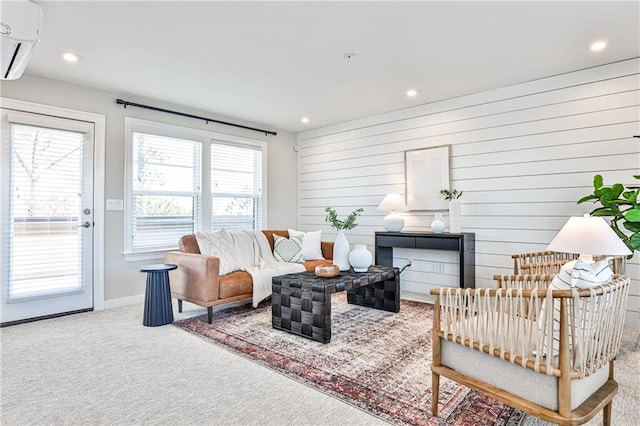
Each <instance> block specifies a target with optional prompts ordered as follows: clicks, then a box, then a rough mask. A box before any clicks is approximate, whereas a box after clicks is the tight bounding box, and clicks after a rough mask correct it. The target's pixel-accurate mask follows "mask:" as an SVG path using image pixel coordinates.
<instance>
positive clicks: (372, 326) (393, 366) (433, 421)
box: [174, 293, 524, 426]
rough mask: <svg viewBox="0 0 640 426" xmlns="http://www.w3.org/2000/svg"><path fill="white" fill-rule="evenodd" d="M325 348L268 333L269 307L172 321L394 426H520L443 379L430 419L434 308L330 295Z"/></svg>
mask: <svg viewBox="0 0 640 426" xmlns="http://www.w3.org/2000/svg"><path fill="white" fill-rule="evenodd" d="M332 302H333V303H332V330H331V342H330V343H327V344H322V343H319V342H315V341H312V340H310V339H306V338H304V337H299V336H295V335H292V334H289V333H287V332H284V331H280V330H274V329H273V328H272V327H271V305H270V303H262V304H261V305H260V306H259V307H258V308H257V309H253V308H251V307H250V306H248V305H245V306H240V307H236V308H230V309H226V310H223V311H219V312H217V313H215V314H214V317H213V323H212V324H207V320H206V315H204V316H200V317H196V318H190V319H186V320H181V321H176V322H175V323H174V325H175V326H177V327H180V328H182V329H184V330H187V331H189V332H191V333H193V334H196V335H198V336H201V337H203V338H204V339H206V340H209V341H211V342H214V343H217V344H220V345H223V346H224V347H226V348H228V349H230V350H232V351H233V352H235V353H238V354H240V355H242V356H245V357H247V358H249V359H251V360H253V361H255V362H257V363H259V364H262V365H264V366H267V367H269V368H271V369H273V370H275V371H277V372H279V373H282V374H284V375H286V376H287V377H290V378H292V379H294V380H297V381H300V382H302V383H304V384H307V385H309V386H312V387H314V388H316V389H318V390H320V391H322V392H324V393H327V394H329V395H332V396H334V397H336V398H339V399H341V400H343V401H345V402H347V403H349V404H351V405H354V406H356V407H358V408H360V409H362V410H365V411H367V412H369V413H371V414H373V415H375V416H378V417H380V418H382V419H384V420H387V421H389V422H391V423H394V424H398V425H404V424H406V425H469V426H471V425H474V426H475V425H503V426H514V425H518V424H520V422H521V421H522V419H523V418H524V414H523V413H522V412H521V411H518V410H515V409H513V408H511V407H509V406H507V405H505V404H502V403H501V402H498V401H495V400H493V399H491V398H489V397H486V396H483V395H482V394H479V393H477V392H475V391H472V390H470V389H468V388H466V387H464V386H462V385H459V384H457V383H455V382H452V381H450V380H448V379H446V378H444V377H441V379H440V408H439V414H438V417H433V416H432V415H431V369H430V364H431V324H432V318H433V306H432V305H430V304H426V303H419V302H411V301H404V300H403V301H402V302H401V308H400V312H399V313H397V314H395V313H391V312H385V311H379V310H376V309H369V308H365V307H361V306H355V305H349V304H348V303H346V297H345V294H344V293H339V294H335V295H333V300H332Z"/></svg>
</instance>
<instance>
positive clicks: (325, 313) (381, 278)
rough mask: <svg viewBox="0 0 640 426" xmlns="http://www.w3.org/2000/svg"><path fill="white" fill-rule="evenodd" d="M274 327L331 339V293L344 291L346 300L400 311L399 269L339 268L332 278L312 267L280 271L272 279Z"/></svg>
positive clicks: (322, 340)
mask: <svg viewBox="0 0 640 426" xmlns="http://www.w3.org/2000/svg"><path fill="white" fill-rule="evenodd" d="M272 289H273V295H272V296H271V308H272V317H271V318H272V323H273V328H275V329H278V330H285V331H288V332H290V333H293V334H297V335H299V336H303V337H308V338H309V339H313V340H317V341H318V342H322V343H328V342H330V341H331V295H332V294H333V293H337V292H339V291H345V290H346V291H347V302H349V303H351V304H355V305H361V306H367V307H370V308H375V309H381V310H385V311H390V312H400V270H399V269H398V268H394V267H391V266H377V265H373V266H370V267H369V270H368V271H367V272H354V271H353V270H351V271H348V272H341V273H340V275H339V276H337V277H334V278H319V277H316V275H315V273H314V271H306V272H299V273H296V274H288V275H279V276H276V277H273V279H272Z"/></svg>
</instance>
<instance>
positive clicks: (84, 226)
mask: <svg viewBox="0 0 640 426" xmlns="http://www.w3.org/2000/svg"><path fill="white" fill-rule="evenodd" d="M90 226H91V223H90V222H88V221H86V222H84V223H82V224H80V225H78V228H88V227H90Z"/></svg>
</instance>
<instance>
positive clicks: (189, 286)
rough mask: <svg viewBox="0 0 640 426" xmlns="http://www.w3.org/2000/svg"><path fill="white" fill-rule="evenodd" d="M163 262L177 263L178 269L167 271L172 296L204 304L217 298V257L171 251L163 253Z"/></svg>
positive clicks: (218, 284) (218, 286)
mask: <svg viewBox="0 0 640 426" xmlns="http://www.w3.org/2000/svg"><path fill="white" fill-rule="evenodd" d="M164 263H171V264H174V265H178V269H176V270H173V271H170V272H169V275H170V286H171V295H172V296H173V297H175V298H177V299H181V300H186V301H190V302H194V303H198V304H203V305H204V306H207V305H206V304H207V303H209V302H213V301H215V300H218V296H219V294H220V283H219V267H220V259H219V258H217V257H214V256H205V255H202V254H195V253H183V252H178V251H172V252H168V253H166V254H165V255H164Z"/></svg>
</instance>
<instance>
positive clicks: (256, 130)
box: [116, 99, 278, 136]
mask: <svg viewBox="0 0 640 426" xmlns="http://www.w3.org/2000/svg"><path fill="white" fill-rule="evenodd" d="M116 103H117V104H121V105H123V106H124V107H125V108H126V107H128V106H133V107H138V108H145V109H150V110H152V111H160V112H166V113H168V114H175V115H180V116H182V117H189V118H195V119H197V120H204V121H205V122H206V123H207V124H209V123H218V124H224V125H225V126H233V127H239V128H241V129H247V130H253V131H255V132H260V133H264V134H265V136H266V135H274V136H275V135H277V134H278V132H274V131H271V130H264V129H258V128H255V127H249V126H243V125H242V124H235V123H229V122H228V121H220V120H214V119H213V118H207V117H200V116H199V115H193V114H187V113H184V112H180V111H172V110H170V109H164V108H159V107H155V106H151V105H144V104H137V103H135V102H129V101H123V100H122V99H116Z"/></svg>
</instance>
